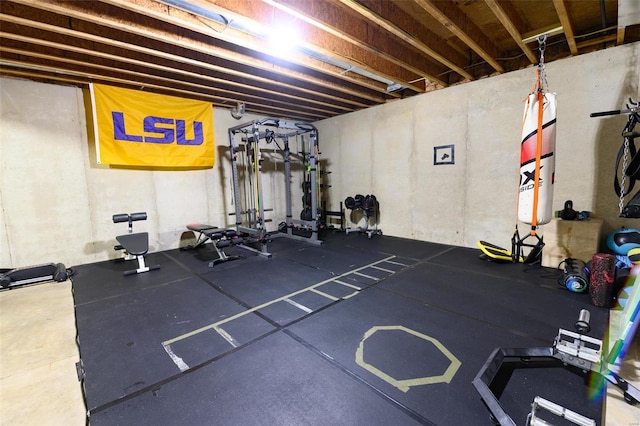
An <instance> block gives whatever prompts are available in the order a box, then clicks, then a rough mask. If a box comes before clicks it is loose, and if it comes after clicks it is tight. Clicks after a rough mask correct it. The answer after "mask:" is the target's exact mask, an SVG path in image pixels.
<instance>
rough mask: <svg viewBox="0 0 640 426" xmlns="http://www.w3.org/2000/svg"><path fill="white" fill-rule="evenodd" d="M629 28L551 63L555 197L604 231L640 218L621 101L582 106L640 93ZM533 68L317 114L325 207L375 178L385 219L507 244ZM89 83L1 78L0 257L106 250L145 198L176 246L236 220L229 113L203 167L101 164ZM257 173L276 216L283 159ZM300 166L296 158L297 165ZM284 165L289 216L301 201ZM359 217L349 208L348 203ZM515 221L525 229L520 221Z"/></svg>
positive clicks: (401, 226) (395, 227) (22, 260)
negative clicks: (619, 165)
mask: <svg viewBox="0 0 640 426" xmlns="http://www.w3.org/2000/svg"><path fill="white" fill-rule="evenodd" d="M639 58H640V43H635V44H631V45H625V46H621V47H616V48H611V49H607V50H603V51H599V52H595V53H591V54H588V55H581V56H578V57H574V58H569V59H564V60H561V61H556V62H553V63H550V64H548V65H547V74H548V80H549V85H550V88H551V89H552V90H553V91H555V92H557V94H558V103H559V113H558V133H557V150H556V152H557V157H556V184H555V197H554V209H556V210H557V209H561V208H562V205H563V203H564V201H565V200H567V199H572V200H573V201H574V206H575V208H576V209H579V210H590V211H592V212H593V213H594V214H595V215H596V216H599V217H602V218H604V219H605V220H606V227H605V233H607V232H609V231H610V230H612V229H614V228H615V227H619V226H621V225H626V226H629V227H640V223H638V224H636V220H624V219H619V218H617V204H618V203H617V199H616V196H615V194H614V192H613V185H612V181H613V167H614V164H615V155H616V152H617V150H618V147H619V145H620V143H621V138H620V131H621V130H622V127H623V125H624V123H625V117H624V116H616V117H609V118H600V119H594V118H589V113H591V112H595V111H604V110H613V109H620V108H622V107H624V104H625V102H626V100H627V98H629V97H632V98H634V99H638V98H640V93H639V90H638V87H639V86H640V82H639V80H640V67H639V66H638V64H639V63H640V61H639ZM534 76H535V70H534V69H533V68H529V69H525V70H521V71H517V72H512V73H508V74H505V75H501V76H497V77H492V78H488V79H483V80H479V81H476V82H472V83H467V84H463V85H460V86H455V87H451V88H448V89H445V90H440V91H436V92H432V93H427V94H424V95H420V96H415V97H412V98H409V99H406V100H402V101H395V102H392V103H389V104H387V105H383V106H379V107H375V108H370V109H367V110H363V111H358V112H355V113H352V114H347V115H343V116H340V117H336V118H334V119H329V120H324V121H321V122H319V123H316V124H317V127H318V129H319V142H320V151H321V164H322V165H323V167H324V168H325V169H326V170H329V171H331V172H332V173H331V174H330V175H328V176H325V177H324V180H325V183H327V184H330V185H331V188H329V189H327V191H326V201H327V203H328V205H327V207H328V208H329V209H331V210H337V209H338V205H339V202H340V201H342V200H344V199H345V197H347V196H349V195H351V196H353V195H355V194H357V193H360V194H363V195H367V194H375V195H376V196H377V197H378V200H379V201H380V204H381V217H380V227H381V228H382V230H383V231H384V233H385V234H388V235H395V236H400V237H408V238H416V239H420V240H426V241H433V242H439V243H447V244H454V245H461V246H469V247H474V246H475V243H476V241H477V240H480V239H484V240H488V241H492V242H494V243H497V244H501V245H508V242H509V239H510V237H511V234H512V232H513V226H514V221H515V216H516V213H515V208H516V200H517V198H516V196H517V194H516V191H517V181H518V172H519V167H518V158H519V154H520V128H521V119H522V108H523V104H522V102H521V101H522V99H523V98H524V97H525V96H526V94H527V93H528V91H529V89H530V87H531V85H532V83H533V79H534ZM88 105H89V103H88V91H86V90H81V89H79V88H76V87H68V86H59V85H50V84H42V83H34V82H31V81H27V80H20V79H13V78H5V77H3V78H0V129H1V130H0V166H1V169H0V207H1V210H0V229H1V232H0V267H18V266H26V265H33V264H37V263H45V262H62V263H65V264H66V265H67V266H70V265H75V264H80V263H88V262H95V261H100V260H105V259H108V258H114V257H117V256H118V254H117V253H115V252H114V250H113V245H114V244H115V235H117V234H119V233H122V232H124V231H125V228H126V226H125V225H123V224H113V223H112V222H111V215H112V214H114V213H125V212H134V211H146V212H147V213H148V216H149V220H147V221H146V222H138V223H136V224H135V225H134V229H135V230H139V231H148V232H149V233H150V236H151V237H150V249H151V251H158V250H165V249H170V248H176V247H178V246H179V241H180V237H181V235H182V233H183V232H184V231H185V224H187V223H194V222H207V223H209V224H212V225H217V226H225V225H232V224H233V223H234V218H233V217H231V216H229V215H228V213H230V212H232V211H234V207H233V194H232V190H231V167H230V161H229V158H228V148H227V147H228V135H227V130H228V128H229V127H231V126H236V125H238V124H240V123H243V122H247V121H250V120H252V119H254V118H256V117H254V116H250V115H247V116H245V117H244V118H243V119H242V120H241V121H236V120H234V119H233V118H232V117H231V116H230V114H229V111H228V110H226V109H215V110H214V114H215V137H216V143H217V156H218V158H217V163H216V166H215V167H214V168H213V169H208V170H193V171H149V170H130V169H129V170H128V169H123V168H110V167H108V166H104V165H98V164H96V160H95V147H94V141H93V135H92V131H91V130H88V129H92V127H91V126H92V124H91V123H90V120H91V118H90V113H89V111H90V108H89V107H88ZM449 144H454V145H455V164H454V165H440V166H434V165H433V147H434V146H440V145H449ZM278 161H279V160H278V158H277V155H274V162H273V164H272V166H271V167H270V168H269V170H271V171H268V172H267V173H265V177H264V178H265V181H264V182H263V186H264V189H265V205H266V206H267V207H273V208H274V209H275V211H274V212H273V213H269V214H268V215H267V217H268V218H271V219H272V220H273V222H271V223H270V224H269V226H270V229H275V227H276V226H277V224H278V222H279V221H280V220H282V219H283V218H284V198H283V197H284V190H283V189H282V185H283V174H282V171H283V168H284V166H283V164H282V163H281V162H280V163H279V162H278ZM298 173H299V174H300V170H298ZM300 179H301V176H298V175H294V184H293V188H294V195H293V200H294V203H296V205H295V206H294V210H293V214H294V217H297V215H299V210H300V207H299V206H300V204H299V203H300V201H299V198H300V195H301V191H300V189H299V188H300ZM353 219H354V220H357V218H356V217H354V218H353ZM521 229H526V227H525V228H521Z"/></svg>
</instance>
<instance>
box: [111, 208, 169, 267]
mask: <svg viewBox="0 0 640 426" xmlns="http://www.w3.org/2000/svg"><path fill="white" fill-rule="evenodd" d="M138 220H147V213H146V212H139V213H131V214H127V213H121V214H114V215H113V223H121V222H128V223H129V233H128V234H124V235H118V236H117V237H116V240H117V241H118V243H119V244H118V245H117V246H114V249H115V250H124V256H123V259H124V260H133V259H137V260H138V268H137V269H131V270H128V271H124V275H125V276H126V275H133V274H141V273H143V272H148V271H151V270H154V269H160V265H154V266H147V265H145V262H144V255H145V254H147V252H148V251H149V233H148V232H137V233H135V234H134V233H133V222H135V221H138Z"/></svg>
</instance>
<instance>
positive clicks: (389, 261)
mask: <svg viewBox="0 0 640 426" xmlns="http://www.w3.org/2000/svg"><path fill="white" fill-rule="evenodd" d="M386 262H387V263H391V264H392V265H398V266H409V265H405V264H404V263H400V262H393V261H391V260H387V261H386Z"/></svg>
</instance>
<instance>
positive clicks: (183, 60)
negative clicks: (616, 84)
mask: <svg viewBox="0 0 640 426" xmlns="http://www.w3.org/2000/svg"><path fill="white" fill-rule="evenodd" d="M634 1H636V0H535V1H534V0H516V1H505V0H456V1H454V0H100V1H98V0H95V1H94V0H82V1H79V0H73V1H68V0H67V1H54V0H0V74H2V75H7V76H16V77H21V78H28V79H33V80H37V81H45V82H57V83H62V84H72V85H79V86H84V85H87V84H88V83H90V82H97V83H105V84H110V85H116V86H122V87H128V88H134V89H139V90H147V91H152V92H156V93H165V94H170V95H174V96H181V97H187V98H194V99H201V100H206V101H210V102H212V103H213V104H214V105H216V106H220V107H227V108H229V109H232V111H233V110H234V109H235V108H237V107H238V106H239V105H240V104H244V107H245V109H246V111H249V112H253V113H257V114H261V115H268V116H275V117H284V118H292V119H298V120H305V121H315V120H319V119H323V118H328V117H333V116H336V115H340V114H344V113H348V112H351V111H356V110H359V109H362V108H367V107H369V106H373V105H378V104H382V103H386V102H390V101H393V100H396V99H402V98H406V97H409V96H413V95H416V94H419V93H425V92H428V91H432V90H438V89H442V88H445V87H448V86H452V85H457V84H462V83H465V82H468V81H473V80H477V79H480V78H485V77H491V76H493V75H497V74H502V73H505V72H510V71H513V70H517V69H522V68H525V67H528V66H531V65H536V64H538V62H539V60H540V55H539V41H538V36H540V35H542V34H547V35H548V36H547V38H546V44H545V62H547V63H548V62H551V61H553V60H557V59H561V58H564V57H568V56H571V55H579V54H584V53H587V52H591V51H594V50H598V49H604V48H608V47H612V46H615V45H620V44H624V43H630V42H634V41H638V40H640V19H638V18H637V15H635V16H634V12H633V10H632V12H631V17H630V16H629V13H628V10H629V8H628V7H627V6H628V4H627V3H626V2H634ZM632 9H633V8H632ZM623 10H624V11H625V15H624V17H623V19H621V18H620V17H619V14H620V13H621V11H623ZM279 29H295V30H296V31H297V34H298V35H296V36H290V39H294V41H295V42H296V43H295V44H296V45H295V47H294V50H293V51H289V52H288V53H283V52H282V51H281V48H282V47H283V45H284V43H283V42H280V44H276V45H273V44H272V43H270V41H269V35H270V34H271V33H273V32H274V31H275V30H279Z"/></svg>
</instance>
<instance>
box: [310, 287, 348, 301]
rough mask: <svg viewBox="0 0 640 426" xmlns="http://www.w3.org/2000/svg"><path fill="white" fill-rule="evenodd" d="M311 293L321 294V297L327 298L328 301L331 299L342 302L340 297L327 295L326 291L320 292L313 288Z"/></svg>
mask: <svg viewBox="0 0 640 426" xmlns="http://www.w3.org/2000/svg"><path fill="white" fill-rule="evenodd" d="M309 291H312V292H314V293H316V294H319V295H320V296H323V297H326V298H327V299H330V300H333V301H336V300H340V298H339V297H335V296H332V295H330V294H327V293H325V292H324V291H320V290H318V289H316V288H312V289H311V290H309Z"/></svg>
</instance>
